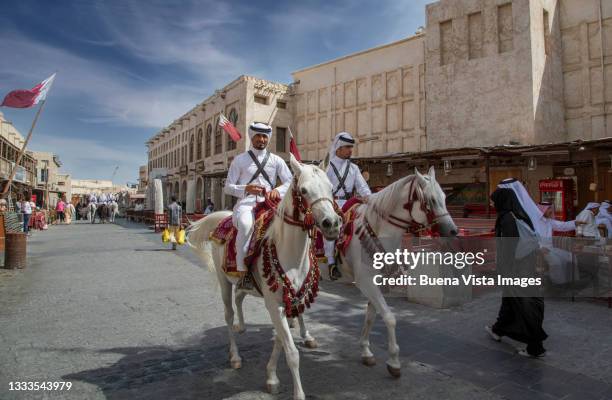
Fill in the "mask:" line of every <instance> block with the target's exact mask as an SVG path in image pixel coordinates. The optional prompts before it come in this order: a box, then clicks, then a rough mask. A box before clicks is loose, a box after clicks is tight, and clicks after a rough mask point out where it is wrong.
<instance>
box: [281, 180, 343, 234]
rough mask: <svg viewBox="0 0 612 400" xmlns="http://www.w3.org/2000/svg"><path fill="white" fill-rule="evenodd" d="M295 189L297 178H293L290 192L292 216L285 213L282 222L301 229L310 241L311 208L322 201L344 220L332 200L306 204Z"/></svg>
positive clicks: (313, 221) (313, 232)
mask: <svg viewBox="0 0 612 400" xmlns="http://www.w3.org/2000/svg"><path fill="white" fill-rule="evenodd" d="M297 188H298V180H297V177H294V178H293V188H292V190H291V196H292V200H293V215H291V216H290V215H287V213H286V212H285V213H284V214H283V221H285V222H286V223H288V224H289V225H293V226H299V227H301V228H302V230H304V231H306V232H308V235H309V236H310V238H311V239H314V237H315V229H314V226H315V220H314V215H313V214H312V208H313V207H314V206H315V204H317V203H320V202H322V201H328V202H329V203H330V204H331V205H332V207H333V208H334V211H335V212H336V214H338V215H339V216H340V217H341V218H342V219H343V220H344V214H343V213H342V210H340V207H338V204H337V203H336V202H335V201H334V200H333V199H332V198H329V197H325V196H323V197H319V198H318V199H316V200H314V201H313V202H312V203H310V204H308V201H307V200H306V199H305V198H304V197H303V196H302V195H301V193H300V192H299V191H298V190H297ZM300 214H303V215H304V218H303V219H300Z"/></svg>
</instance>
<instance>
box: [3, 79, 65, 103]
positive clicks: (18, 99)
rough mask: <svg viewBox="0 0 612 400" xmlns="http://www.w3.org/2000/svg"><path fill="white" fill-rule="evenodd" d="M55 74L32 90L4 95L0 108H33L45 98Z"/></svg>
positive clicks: (16, 91) (22, 90) (15, 91)
mask: <svg viewBox="0 0 612 400" xmlns="http://www.w3.org/2000/svg"><path fill="white" fill-rule="evenodd" d="M54 79H55V74H53V75H51V76H50V77H48V78H47V79H45V80H44V81H42V82H41V83H39V84H38V85H36V86H34V87H33V88H32V89H29V90H28V89H18V90H13V91H12V92H10V93H9V94H7V95H6V97H5V98H4V100H3V101H2V104H0V107H13V108H29V107H33V106H35V105H36V104H38V103H39V102H41V101H43V100H44V99H45V98H46V97H47V92H49V89H50V88H51V85H53V80H54Z"/></svg>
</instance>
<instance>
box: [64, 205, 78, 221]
mask: <svg viewBox="0 0 612 400" xmlns="http://www.w3.org/2000/svg"><path fill="white" fill-rule="evenodd" d="M64 210H65V211H64V213H65V214H66V223H67V224H68V225H70V224H71V223H72V219H73V218H75V216H76V208H74V205H73V204H72V203H67V204H66V207H64Z"/></svg>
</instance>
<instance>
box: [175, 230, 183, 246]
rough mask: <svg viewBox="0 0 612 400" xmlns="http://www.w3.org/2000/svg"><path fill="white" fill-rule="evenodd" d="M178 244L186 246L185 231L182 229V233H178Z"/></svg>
mask: <svg viewBox="0 0 612 400" xmlns="http://www.w3.org/2000/svg"><path fill="white" fill-rule="evenodd" d="M176 242H177V243H178V244H181V245H182V244H185V230H184V229H181V230H180V231H178V238H176Z"/></svg>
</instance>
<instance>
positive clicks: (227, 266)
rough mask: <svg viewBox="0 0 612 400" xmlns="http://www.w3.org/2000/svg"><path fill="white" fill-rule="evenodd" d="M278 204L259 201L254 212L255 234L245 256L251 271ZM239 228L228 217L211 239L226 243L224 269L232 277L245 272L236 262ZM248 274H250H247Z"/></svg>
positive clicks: (218, 242) (239, 275) (241, 275)
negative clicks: (241, 270)
mask: <svg viewBox="0 0 612 400" xmlns="http://www.w3.org/2000/svg"><path fill="white" fill-rule="evenodd" d="M277 206H278V202H271V201H270V200H267V199H266V201H264V202H261V203H257V205H256V206H255V208H254V209H253V212H254V213H255V223H254V225H253V234H252V235H251V239H250V242H249V251H248V253H247V256H246V258H245V264H246V265H247V269H248V271H249V272H250V271H251V266H252V265H255V263H256V262H257V258H258V257H259V254H260V252H261V245H262V240H263V238H264V236H265V234H266V232H267V230H268V228H269V227H270V225H271V223H272V219H273V217H274V211H275V210H276V207H277ZM237 233H238V230H237V229H236V228H235V227H234V225H233V224H232V217H231V216H229V217H226V218H224V219H223V220H221V222H220V223H219V225H217V227H216V228H215V230H214V231H213V232H212V233H211V234H210V237H209V239H210V240H212V241H214V242H215V243H217V244H219V245H224V247H223V248H224V257H223V271H225V274H226V275H228V276H231V277H243V275H244V273H240V272H239V271H238V265H237V263H236V254H237V253H236V235H237ZM247 275H248V274H247Z"/></svg>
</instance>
